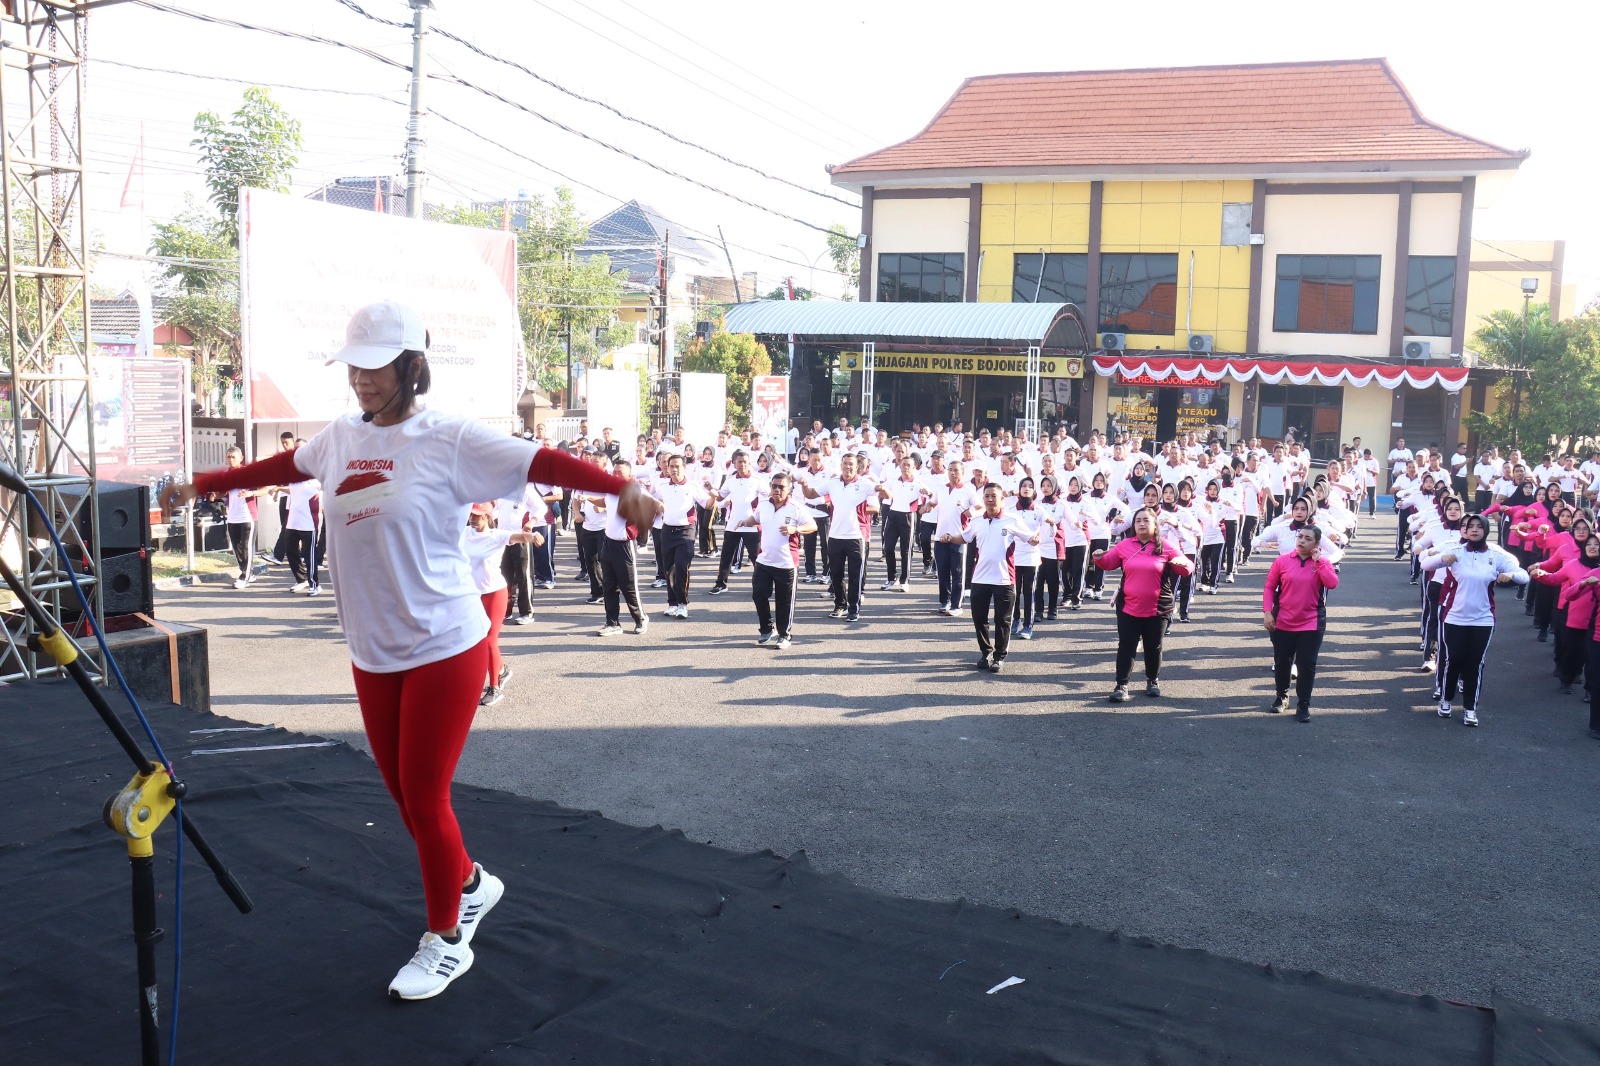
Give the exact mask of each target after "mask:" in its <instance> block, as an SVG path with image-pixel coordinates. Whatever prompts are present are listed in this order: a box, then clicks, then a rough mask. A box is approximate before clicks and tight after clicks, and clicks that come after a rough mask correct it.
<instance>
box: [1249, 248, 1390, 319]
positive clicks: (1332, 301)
mask: <svg viewBox="0 0 1600 1066" xmlns="http://www.w3.org/2000/svg"><path fill="white" fill-rule="evenodd" d="M1379 262H1380V258H1379V257H1378V256H1375V255H1280V256H1278V288H1277V305H1276V307H1275V308H1274V310H1273V314H1272V328H1273V329H1274V330H1276V331H1277V332H1279V333H1376V332H1378V265H1379Z"/></svg>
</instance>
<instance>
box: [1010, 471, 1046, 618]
mask: <svg viewBox="0 0 1600 1066" xmlns="http://www.w3.org/2000/svg"><path fill="white" fill-rule="evenodd" d="M1037 502H1038V501H1037V500H1035V498H1034V488H1033V478H1031V477H1025V478H1023V479H1022V480H1021V481H1019V482H1017V502H1016V505H1015V506H1014V507H1013V508H1012V510H1011V517H1012V518H1013V519H1015V521H1016V525H1017V528H1018V529H1019V530H1020V531H1021V532H1022V534H1023V535H1022V536H1020V537H1018V539H1017V541H1016V543H1015V546H1014V549H1013V551H1014V554H1013V556H1012V561H1013V563H1014V564H1015V565H1014V567H1013V568H1012V577H1011V595H1012V597H1013V602H1014V603H1015V604H1016V606H1015V608H1014V609H1013V615H1012V619H1011V635H1012V636H1014V637H1020V638H1022V639H1023V640H1032V639H1033V586H1034V579H1035V578H1036V577H1037V575H1038V573H1039V562H1040V560H1041V559H1042V558H1043V556H1044V552H1043V548H1042V547H1041V545H1042V544H1043V543H1044V541H1045V538H1046V537H1048V538H1049V539H1050V543H1051V544H1052V545H1053V544H1054V543H1055V519H1054V518H1053V517H1052V516H1051V514H1050V513H1049V512H1047V511H1045V510H1043V509H1042V508H1039V507H1036V506H1034V505H1035V504H1036V503H1037Z"/></svg>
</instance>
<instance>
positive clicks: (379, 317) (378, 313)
mask: <svg viewBox="0 0 1600 1066" xmlns="http://www.w3.org/2000/svg"><path fill="white" fill-rule="evenodd" d="M344 342H345V343H344V347H343V348H340V349H339V350H338V351H337V352H335V353H334V354H333V355H331V356H329V357H328V363H329V364H332V363H349V364H350V365H351V366H353V367H359V368H360V369H362V370H376V369H378V368H379V367H381V366H388V365H389V364H390V363H392V362H394V361H395V359H396V358H397V357H398V356H399V355H400V353H401V352H405V351H414V352H420V351H424V350H425V349H426V348H427V346H428V331H427V330H426V329H424V328H423V326H422V318H421V316H420V315H418V314H417V313H416V312H415V311H413V310H412V309H411V308H409V307H407V306H406V305H405V304H399V303H395V302H394V301H392V300H385V301H383V302H382V303H375V304H368V305H367V306H365V307H363V308H362V309H361V310H359V311H357V312H356V313H355V315H354V316H353V317H352V318H351V319H350V324H349V325H348V326H346V327H345V328H344Z"/></svg>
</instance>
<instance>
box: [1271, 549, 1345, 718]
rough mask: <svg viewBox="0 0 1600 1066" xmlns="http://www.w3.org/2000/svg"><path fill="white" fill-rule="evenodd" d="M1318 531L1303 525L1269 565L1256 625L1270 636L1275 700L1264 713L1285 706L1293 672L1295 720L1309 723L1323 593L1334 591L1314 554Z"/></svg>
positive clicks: (1333, 581)
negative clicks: (1292, 544)
mask: <svg viewBox="0 0 1600 1066" xmlns="http://www.w3.org/2000/svg"><path fill="white" fill-rule="evenodd" d="M1321 542H1322V531H1321V530H1320V529H1318V528H1317V527H1316V526H1314V525H1307V526H1305V527H1303V528H1302V529H1300V530H1299V531H1298V532H1297V533H1296V534H1295V550H1294V551H1292V552H1288V553H1287V554H1284V555H1280V556H1278V557H1277V558H1276V559H1274V560H1273V561H1272V566H1271V568H1270V569H1269V570H1268V571H1267V580H1266V584H1265V586H1264V587H1263V588H1262V595H1261V610H1262V623H1263V624H1264V625H1265V626H1266V627H1267V633H1268V634H1269V635H1270V636H1271V638H1272V677H1273V683H1274V686H1275V688H1276V690H1277V696H1276V697H1275V698H1274V699H1273V701H1272V706H1271V707H1269V708H1268V711H1269V712H1270V713H1272V714H1278V713H1280V712H1282V711H1284V710H1286V709H1287V708H1288V706H1289V681H1290V674H1291V672H1293V673H1294V675H1295V676H1294V682H1295V697H1296V700H1297V703H1296V710H1295V720H1296V721H1300V722H1309V721H1311V690H1312V687H1313V685H1314V684H1315V683H1316V678H1317V653H1318V652H1319V651H1321V650H1322V636H1323V633H1324V631H1325V630H1326V629H1327V625H1328V590H1329V589H1334V588H1338V587H1339V575H1338V574H1336V573H1335V572H1334V569H1333V564H1332V563H1330V562H1329V561H1328V560H1327V559H1325V558H1323V557H1322V554H1321V552H1320V551H1319V550H1318V547H1319V545H1320V544H1321Z"/></svg>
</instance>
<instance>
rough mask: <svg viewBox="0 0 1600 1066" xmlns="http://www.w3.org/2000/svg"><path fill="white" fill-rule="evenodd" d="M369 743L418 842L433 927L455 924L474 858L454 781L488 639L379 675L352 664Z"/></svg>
mask: <svg viewBox="0 0 1600 1066" xmlns="http://www.w3.org/2000/svg"><path fill="white" fill-rule="evenodd" d="M350 669H351V672H352V673H354V674H355V681H356V699H357V700H358V701H359V702H360V704H361V721H362V722H363V724H365V726H366V728H367V743H368V744H370V745H371V746H372V757H373V759H374V760H376V762H377V764H378V771H379V772H380V773H382V774H383V783H384V784H385V785H386V786H388V789H389V795H390V796H393V797H394V802H395V806H396V807H399V808H400V819H401V821H403V822H405V826H406V831H407V832H409V833H410V834H411V838H412V839H413V840H415V841H416V843H417V859H418V860H419V862H420V864H421V866H422V893H423V895H424V896H425V897H426V899H427V901H428V928H429V929H431V930H433V931H434V932H436V933H442V932H445V931H446V930H449V929H452V928H454V927H455V924H456V919H457V917H458V916H459V913H460V910H461V886H462V884H463V883H464V882H465V881H467V879H468V878H470V877H471V876H472V859H471V858H470V857H469V856H468V855H467V849H466V846H465V845H464V844H462V842H461V827H460V826H458V825H457V824H456V814H455V811H453V810H452V809H451V808H450V779H451V778H452V777H454V776H455V772H456V762H457V760H459V759H460V758H461V749H462V748H463V747H464V746H465V745H466V743H467V732H468V730H470V729H471V728H472V716H473V715H474V714H475V713H476V712H477V710H478V700H479V699H480V698H482V696H483V679H484V677H485V676H487V673H488V669H489V647H488V639H487V638H485V639H484V640H482V641H479V642H478V643H477V644H475V645H473V646H472V647H471V648H468V649H467V650H466V651H464V652H461V653H460V654H459V655H452V656H451V657H450V658H448V659H442V660H440V661H439V662H436V663H428V664H427V665H426V666H418V667H414V668H413V669H410V670H401V671H399V672H398V673H392V674H374V673H369V672H367V671H366V670H363V669H361V668H360V667H359V666H355V665H353V664H352V665H351V668H350Z"/></svg>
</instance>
